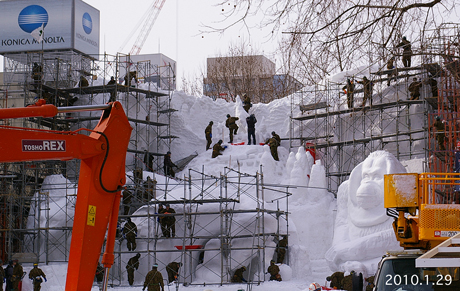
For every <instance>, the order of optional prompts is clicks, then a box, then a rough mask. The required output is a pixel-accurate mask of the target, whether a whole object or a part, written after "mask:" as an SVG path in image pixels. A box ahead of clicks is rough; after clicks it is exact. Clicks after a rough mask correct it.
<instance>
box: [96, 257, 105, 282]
mask: <svg viewBox="0 0 460 291" xmlns="http://www.w3.org/2000/svg"><path fill="white" fill-rule="evenodd" d="M103 280H104V267H102V265H101V263H99V262H97V267H96V282H97V283H98V284H102V281H103Z"/></svg>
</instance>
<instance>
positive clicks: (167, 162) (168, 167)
mask: <svg viewBox="0 0 460 291" xmlns="http://www.w3.org/2000/svg"><path fill="white" fill-rule="evenodd" d="M173 167H176V168H177V166H176V164H174V163H173V162H172V161H171V152H170V151H168V152H167V153H166V155H165V159H164V164H163V170H164V172H165V175H166V176H171V177H173V178H174V177H175V176H176V173H175V172H174V170H173Z"/></svg>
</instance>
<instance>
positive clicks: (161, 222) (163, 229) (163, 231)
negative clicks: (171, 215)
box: [158, 204, 166, 237]
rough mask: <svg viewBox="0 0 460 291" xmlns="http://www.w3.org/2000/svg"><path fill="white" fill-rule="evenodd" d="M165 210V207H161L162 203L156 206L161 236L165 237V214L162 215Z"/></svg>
mask: <svg viewBox="0 0 460 291" xmlns="http://www.w3.org/2000/svg"><path fill="white" fill-rule="evenodd" d="M165 211H166V209H165V208H164V207H163V204H160V205H159V206H158V222H159V223H160V227H161V233H162V234H163V237H166V220H164V219H165V216H164V215H162V214H164V213H165Z"/></svg>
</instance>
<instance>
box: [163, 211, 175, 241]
mask: <svg viewBox="0 0 460 291" xmlns="http://www.w3.org/2000/svg"><path fill="white" fill-rule="evenodd" d="M165 206H166V208H165V210H164V214H175V213H176V211H175V210H174V209H173V208H171V207H170V205H169V204H166V205H165ZM163 221H164V224H165V231H166V233H165V234H166V235H165V237H175V236H176V217H175V216H174V215H166V216H165V217H164V218H163Z"/></svg>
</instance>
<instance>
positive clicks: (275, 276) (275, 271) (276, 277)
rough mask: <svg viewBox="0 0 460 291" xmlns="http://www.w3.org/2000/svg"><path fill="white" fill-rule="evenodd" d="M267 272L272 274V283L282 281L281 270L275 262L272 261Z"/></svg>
mask: <svg viewBox="0 0 460 291" xmlns="http://www.w3.org/2000/svg"><path fill="white" fill-rule="evenodd" d="M267 271H268V273H270V281H282V279H281V275H280V268H279V267H278V266H277V265H276V264H275V261H273V260H271V261H270V266H269V267H268V270H267Z"/></svg>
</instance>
